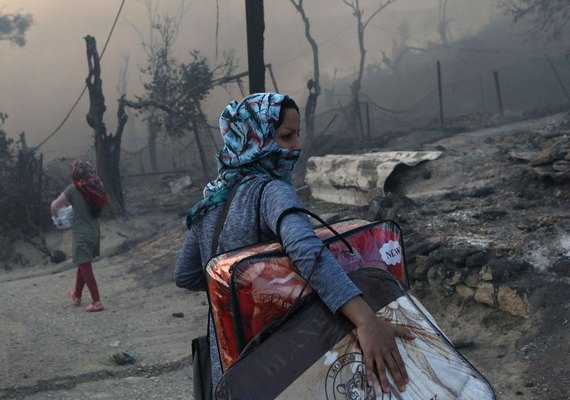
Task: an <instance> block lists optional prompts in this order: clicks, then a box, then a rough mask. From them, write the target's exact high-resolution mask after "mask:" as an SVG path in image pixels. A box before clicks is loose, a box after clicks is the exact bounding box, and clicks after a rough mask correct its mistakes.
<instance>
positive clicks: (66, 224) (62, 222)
mask: <svg viewBox="0 0 570 400" xmlns="http://www.w3.org/2000/svg"><path fill="white" fill-rule="evenodd" d="M52 220H53V223H54V225H55V227H56V228H57V229H69V228H71V225H73V207H71V206H67V207H63V208H60V209H59V210H58V211H57V216H56V217H55V218H53V217H52Z"/></svg>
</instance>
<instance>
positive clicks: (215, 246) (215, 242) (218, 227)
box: [210, 180, 271, 257]
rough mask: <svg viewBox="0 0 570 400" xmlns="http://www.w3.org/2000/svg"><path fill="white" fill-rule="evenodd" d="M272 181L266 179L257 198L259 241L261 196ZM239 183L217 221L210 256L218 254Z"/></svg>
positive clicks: (258, 232)
mask: <svg viewBox="0 0 570 400" xmlns="http://www.w3.org/2000/svg"><path fill="white" fill-rule="evenodd" d="M269 182H271V180H266V181H264V182H263V183H262V184H261V189H260V191H259V196H258V198H257V221H258V228H257V241H258V242H260V241H261V197H262V196H263V191H264V190H265V186H266V185H267V184H268V183H269ZM238 187H239V184H237V185H235V186H234V187H233V188H232V191H231V192H230V194H229V195H228V198H227V199H226V203H225V204H224V209H223V210H222V213H221V214H220V215H219V216H218V220H217V221H216V227H215V228H214V235H213V237H212V248H211V250H210V256H211V257H214V256H216V255H217V254H218V244H219V242H220V236H221V235H222V231H223V230H224V224H225V222H226V218H227V216H228V212H229V211H230V205H231V203H232V200H233V198H234V196H235V195H236V193H237V189H238Z"/></svg>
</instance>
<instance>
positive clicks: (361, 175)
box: [305, 151, 441, 206]
mask: <svg viewBox="0 0 570 400" xmlns="http://www.w3.org/2000/svg"><path fill="white" fill-rule="evenodd" d="M440 155H441V152H440V151H388V152H377V153H366V154H351V155H345V154H330V155H326V156H323V157H311V158H309V160H308V161H307V173H306V175H305V182H306V183H307V184H308V185H309V187H310V188H311V195H312V196H313V197H314V198H316V199H319V200H323V201H326V202H329V203H336V204H349V205H354V206H366V205H369V204H370V203H371V201H372V200H373V199H374V198H375V197H378V196H383V195H384V184H385V182H386V179H388V177H389V176H390V174H391V173H392V172H393V171H394V168H395V167H396V166H397V165H399V164H405V165H408V166H414V165H417V164H418V163H420V162H422V161H428V160H435V159H436V158H438V157H439V156H440Z"/></svg>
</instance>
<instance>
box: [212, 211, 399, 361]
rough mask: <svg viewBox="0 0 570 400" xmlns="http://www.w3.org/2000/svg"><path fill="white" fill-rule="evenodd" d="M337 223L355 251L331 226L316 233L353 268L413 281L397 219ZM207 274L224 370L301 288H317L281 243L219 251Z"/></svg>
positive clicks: (346, 267)
mask: <svg viewBox="0 0 570 400" xmlns="http://www.w3.org/2000/svg"><path fill="white" fill-rule="evenodd" d="M333 228H334V229H335V231H337V232H338V233H339V234H340V235H341V236H342V239H343V240H345V241H346V242H348V244H349V246H350V247H351V250H352V252H351V251H349V250H348V247H347V246H348V245H347V244H346V243H344V242H343V241H341V240H339V238H338V237H337V236H334V234H333V233H332V232H331V231H330V230H329V229H326V228H322V229H318V230H317V231H316V232H317V234H318V235H319V237H320V238H321V239H322V240H323V242H324V243H325V244H326V245H327V246H328V248H329V249H330V251H331V252H332V253H333V255H334V256H335V257H336V259H337V260H338V261H339V263H340V265H341V266H342V268H343V269H344V270H345V271H346V272H347V273H350V272H353V271H356V270H358V269H360V268H362V267H365V266H366V267H368V268H378V269H382V270H385V271H389V272H390V273H392V274H393V275H394V276H396V277H397V278H398V279H399V281H400V282H401V283H402V284H403V285H404V286H407V284H408V281H407V277H406V271H405V261H404V250H403V239H402V235H401V232H400V228H399V226H398V225H397V224H396V223H395V222H393V221H382V222H369V221H364V220H350V221H346V222H341V223H337V224H335V225H333ZM206 277H207V278H206V279H207V289H208V298H209V302H210V309H211V312H212V318H213V322H214V329H215V331H216V337H217V341H218V350H219V354H220V360H221V365H222V370H223V371H224V372H225V371H227V370H228V368H230V367H231V366H232V365H233V364H234V363H235V361H236V360H237V358H238V356H239V354H240V353H241V352H242V351H243V349H244V348H245V346H246V344H247V343H249V342H250V341H251V340H252V339H253V338H254V337H255V336H256V335H257V334H258V333H259V332H261V331H262V330H263V329H264V327H266V326H267V325H268V324H270V323H271V322H272V321H274V320H275V319H277V318H279V317H282V316H283V315H284V314H285V313H286V311H287V310H288V309H289V308H290V307H291V305H292V304H294V303H295V302H296V300H297V298H298V297H299V295H300V294H301V292H302V296H301V297H307V296H309V295H310V294H311V292H312V290H311V288H310V287H308V286H306V284H305V280H304V279H303V278H302V277H301V276H300V275H299V273H298V272H297V269H296V268H295V266H294V265H293V264H292V262H291V260H290V259H289V258H288V257H287V255H286V254H285V251H284V250H283V249H282V247H281V245H280V244H279V243H278V242H268V243H262V244H257V245H254V246H250V247H245V248H242V249H237V250H233V251H231V252H228V253H224V254H221V255H218V256H217V257H215V258H212V259H211V260H210V261H209V262H208V264H207V266H206Z"/></svg>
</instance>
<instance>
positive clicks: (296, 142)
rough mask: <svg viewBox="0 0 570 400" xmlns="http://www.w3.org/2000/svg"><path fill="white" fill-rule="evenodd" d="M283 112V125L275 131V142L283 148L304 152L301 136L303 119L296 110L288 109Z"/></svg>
mask: <svg viewBox="0 0 570 400" xmlns="http://www.w3.org/2000/svg"><path fill="white" fill-rule="evenodd" d="M283 112H284V114H283V123H282V124H281V125H280V126H279V128H277V130H276V131H275V142H277V145H278V146H279V147H282V148H286V149H292V150H302V146H301V138H300V136H299V131H300V129H301V117H300V116H299V113H298V112H297V110H295V109H294V108H286V109H285V110H284V111H283Z"/></svg>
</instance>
